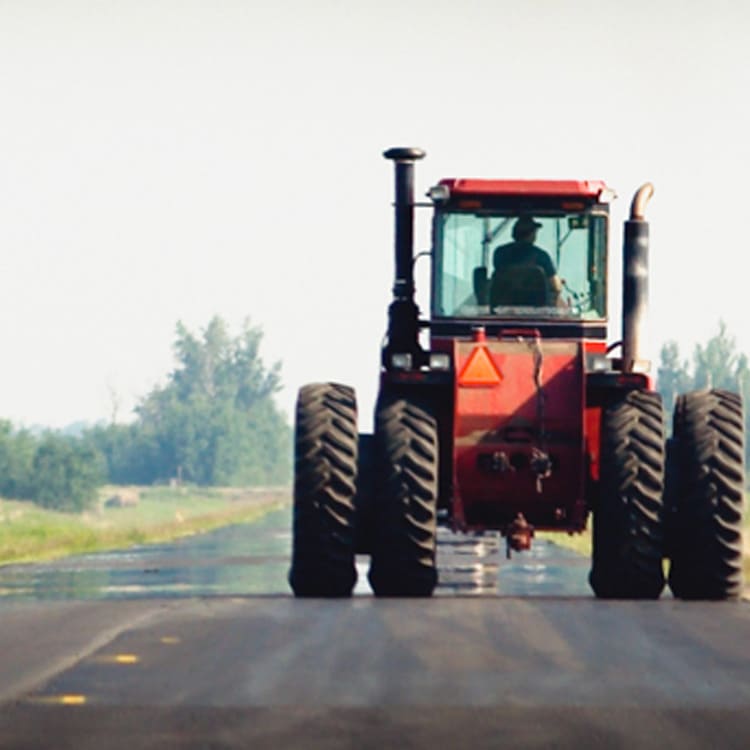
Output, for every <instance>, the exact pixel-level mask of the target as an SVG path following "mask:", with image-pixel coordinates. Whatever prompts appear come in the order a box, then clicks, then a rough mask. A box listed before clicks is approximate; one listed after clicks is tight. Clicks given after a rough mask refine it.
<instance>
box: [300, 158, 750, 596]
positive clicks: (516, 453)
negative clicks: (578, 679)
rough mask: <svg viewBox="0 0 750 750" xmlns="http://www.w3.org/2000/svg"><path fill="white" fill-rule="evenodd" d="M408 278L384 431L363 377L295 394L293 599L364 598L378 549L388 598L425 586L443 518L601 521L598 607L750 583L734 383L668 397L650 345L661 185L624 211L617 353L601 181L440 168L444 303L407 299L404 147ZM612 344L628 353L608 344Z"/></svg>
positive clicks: (380, 402) (377, 579)
mask: <svg viewBox="0 0 750 750" xmlns="http://www.w3.org/2000/svg"><path fill="white" fill-rule="evenodd" d="M384 156H385V157H386V158H387V159H390V160H393V161H394V163H395V173H396V175H395V176H396V180H395V182H396V199H395V219H396V222H395V223H396V230H395V238H396V241H395V249H396V264H395V265H396V269H395V270H396V274H395V284H394V287H393V301H392V303H391V305H390V307H389V311H388V333H387V337H386V340H385V344H384V346H383V350H382V366H381V377H380V389H379V395H378V399H377V405H376V408H375V429H374V435H359V434H358V430H357V406H356V399H355V394H354V391H353V390H352V388H350V387H348V386H345V385H340V384H337V383H319V384H311V385H306V386H304V387H303V388H302V389H301V390H300V392H299V397H298V401H297V414H296V429H295V451H296V455H295V485H294V521H293V553H292V565H291V569H290V572H289V581H290V584H291V587H292V589H293V591H294V593H295V595H297V596H349V595H350V594H351V592H352V589H353V587H354V584H355V582H356V568H355V564H354V562H355V555H356V554H370V555H371V565H370V571H369V576H368V577H369V581H370V585H371V587H372V589H373V591H374V593H375V594H376V595H377V596H429V595H431V594H432V592H433V590H434V588H435V585H436V583H437V576H438V571H437V566H436V527H437V524H438V523H445V524H447V525H449V526H451V527H452V528H453V529H454V530H456V531H466V532H478V531H483V530H497V531H499V532H501V533H502V534H503V536H505V538H506V541H507V544H508V550H509V551H510V549H515V550H523V549H527V548H528V547H529V546H530V544H531V540H532V537H533V535H534V530H536V529H539V530H552V531H559V532H563V533H567V534H574V533H578V532H581V531H584V530H585V529H586V525H587V520H588V517H589V515H590V514H593V552H592V566H591V573H590V576H589V581H590V584H591V586H592V588H593V590H594V593H595V594H596V595H597V596H598V597H605V598H633V599H653V598H657V597H659V596H660V594H661V593H662V590H663V588H664V584H665V577H664V564H663V562H664V560H665V559H669V560H670V567H669V576H668V579H669V585H670V587H671V589H672V592H673V594H674V595H675V596H678V597H681V598H686V599H727V598H735V597H737V596H739V594H740V592H741V589H742V512H743V505H744V479H745V477H744V420H743V413H742V412H743V408H742V402H741V399H740V397H739V396H738V395H736V394H734V393H730V392H727V391H721V390H704V391H695V392H692V393H688V394H686V395H682V396H679V397H678V399H677V402H676V406H675V410H674V417H673V434H672V438H671V439H670V440H668V441H667V440H665V417H664V412H663V407H662V400H661V396H660V394H659V393H657V392H656V391H655V390H654V388H653V381H652V379H651V377H650V376H649V374H648V363H647V362H644V361H642V360H641V358H640V352H639V339H640V331H641V328H642V326H643V316H644V313H645V309H646V303H647V293H648V245H649V242H648V223H647V222H646V221H645V220H644V209H645V206H646V203H647V202H648V200H649V199H650V197H651V193H652V190H653V189H652V187H651V185H650V184H646V185H644V186H643V187H642V188H641V189H640V190H639V191H638V192H637V193H636V195H635V197H634V198H633V202H632V206H631V215H630V218H629V220H628V221H626V223H625V232H624V249H623V256H624V257H623V300H622V305H623V309H622V321H623V325H622V339H621V341H617V342H615V343H613V344H610V345H609V346H608V345H607V247H608V235H609V201H610V200H611V199H612V198H613V197H614V194H613V193H612V191H611V190H609V189H608V188H607V186H606V185H605V184H604V183H603V182H599V181H572V180H571V181H566V180H483V179H444V180H441V181H440V182H439V183H438V184H437V185H436V186H434V187H433V188H431V189H430V190H429V192H428V194H427V195H428V197H429V199H430V204H429V205H430V206H431V207H432V209H433V220H432V249H431V253H430V255H431V258H432V289H431V315H430V318H429V319H427V320H425V319H423V318H421V317H420V314H419V310H418V307H417V305H416V303H415V301H414V291H415V290H414V273H413V266H414V252H413V247H412V246H413V221H414V206H415V205H416V204H415V202H414V188H413V180H414V162H415V161H417V160H418V159H421V158H422V157H423V156H424V152H422V151H421V150H419V149H414V148H392V149H390V150H388V151H386V152H385V154H384ZM615 354H619V355H620V356H613V355H615Z"/></svg>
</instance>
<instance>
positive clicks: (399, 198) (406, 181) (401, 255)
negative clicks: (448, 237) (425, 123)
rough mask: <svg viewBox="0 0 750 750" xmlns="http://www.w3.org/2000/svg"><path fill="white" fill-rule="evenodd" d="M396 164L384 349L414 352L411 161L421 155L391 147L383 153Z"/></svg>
mask: <svg viewBox="0 0 750 750" xmlns="http://www.w3.org/2000/svg"><path fill="white" fill-rule="evenodd" d="M383 156H384V157H385V158H386V159H390V160H391V161H393V162H394V163H395V177H396V199H395V203H394V208H395V219H396V221H395V251H396V269H395V270H396V275H395V280H394V284H393V302H391V305H390V307H389V308H388V346H387V349H386V351H387V352H389V353H390V352H396V351H398V352H416V351H417V350H418V349H419V346H418V334H419V323H418V316H419V311H418V309H417V305H416V303H415V302H414V270H413V266H414V162H415V161H418V160H419V159H422V158H424V156H425V152H424V151H422V149H419V148H391V149H388V150H387V151H385V152H384V153H383Z"/></svg>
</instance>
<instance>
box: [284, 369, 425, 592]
mask: <svg viewBox="0 0 750 750" xmlns="http://www.w3.org/2000/svg"><path fill="white" fill-rule="evenodd" d="M375 421H376V429H375V437H374V441H373V440H362V439H361V437H360V436H358V434H357V406H356V400H355V395H354V391H353V390H352V389H351V388H349V387H347V386H343V385H339V384H337V383H316V384H312V385H306V386H304V387H303V388H302V389H301V390H300V392H299V396H298V399H297V413H296V428H295V482H294V510H293V514H294V516H293V542H292V565H291V569H290V571H289V583H290V585H291V587H292V590H293V591H294V593H295V595H296V596H326V597H336V596H350V595H351V593H352V590H353V588H354V585H355V583H356V580H357V572H356V567H355V559H356V557H355V554H356V550H357V548H358V546H361V545H362V544H363V543H364V545H365V546H368V547H370V548H371V552H372V561H371V566H370V573H369V580H370V585H371V586H372V589H373V591H374V592H375V594H376V595H377V596H430V595H431V594H432V592H433V590H434V588H435V585H436V582H437V571H436V567H435V547H436V527H437V518H436V508H437V491H438V478H437V465H438V458H437V451H438V434H437V424H436V420H435V418H434V416H433V415H432V414H431V413H430V411H429V409H428V408H427V407H425V406H423V405H418V404H416V403H413V402H412V401H410V400H408V399H404V398H399V397H397V396H391V395H387V394H385V395H383V396H381V398H380V400H379V402H378V407H377V411H376V420H375ZM360 447H365V448H369V449H370V450H369V451H367V452H366V453H365V455H362V456H360V455H359V453H360ZM358 468H359V470H360V471H359V473H361V474H362V479H364V480H365V481H368V480H373V479H374V482H373V484H374V492H369V491H368V488H367V487H363V486H362V484H361V483H360V487H359V488H358V486H357V485H358ZM358 489H359V491H358ZM357 520H360V521H364V522H366V524H367V525H368V526H371V527H372V533H371V534H363V533H362V529H360V531H359V534H360V535H359V537H357V529H356V521H357Z"/></svg>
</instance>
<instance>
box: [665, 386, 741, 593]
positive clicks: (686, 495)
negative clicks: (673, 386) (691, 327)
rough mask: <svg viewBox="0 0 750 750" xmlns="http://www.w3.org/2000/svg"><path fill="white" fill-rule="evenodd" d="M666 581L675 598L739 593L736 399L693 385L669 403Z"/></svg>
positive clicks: (738, 407) (738, 427)
mask: <svg viewBox="0 0 750 750" xmlns="http://www.w3.org/2000/svg"><path fill="white" fill-rule="evenodd" d="M673 434H674V443H675V462H674V464H675V477H674V488H675V489H674V498H673V503H674V505H673V512H674V520H673V525H672V528H673V540H672V559H671V564H670V569H669V587H670V588H671V589H672V593H673V594H674V595H675V596H676V597H679V598H680V599H736V598H737V597H739V596H740V594H741V593H742V584H743V582H742V555H743V548H742V512H743V505H744V495H745V493H744V483H745V467H744V455H745V434H744V417H743V409H742V399H741V397H740V396H739V395H737V394H735V393H731V392H729V391H722V390H704V391H694V392H693V393H688V394H685V395H682V396H679V397H678V399H677V403H676V404H675V411H674V422H673Z"/></svg>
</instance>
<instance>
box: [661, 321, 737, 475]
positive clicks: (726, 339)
mask: <svg viewBox="0 0 750 750" xmlns="http://www.w3.org/2000/svg"><path fill="white" fill-rule="evenodd" d="M657 385H658V388H659V391H660V392H661V393H662V396H663V398H664V405H665V407H666V409H665V410H666V413H667V418H669V416H670V415H671V413H672V408H673V406H674V401H675V399H676V397H677V395H679V394H680V393H686V392H688V391H692V390H698V389H701V388H723V389H726V390H730V391H735V392H737V393H739V394H741V395H742V398H743V401H744V403H745V431H746V433H749V434H750V408H749V407H750V362H749V361H748V357H747V355H745V354H743V353H742V352H739V351H737V342H736V340H735V338H734V336H730V335H729V333H728V331H727V326H726V324H725V323H724V321H720V322H719V332H718V333H717V334H716V335H715V336H713V337H712V338H710V339H709V340H708V341H707V342H706V343H705V344H702V345H701V344H697V345H696V347H695V349H694V350H693V360H692V368H691V367H690V366H689V365H688V362H687V361H683V360H681V359H680V355H679V349H678V346H677V344H676V342H674V341H668V342H666V343H665V344H664V345H663V346H662V348H661V365H660V367H659V371H658V379H657ZM745 450H746V460H750V441H748V442H747V443H746V448H745Z"/></svg>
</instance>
